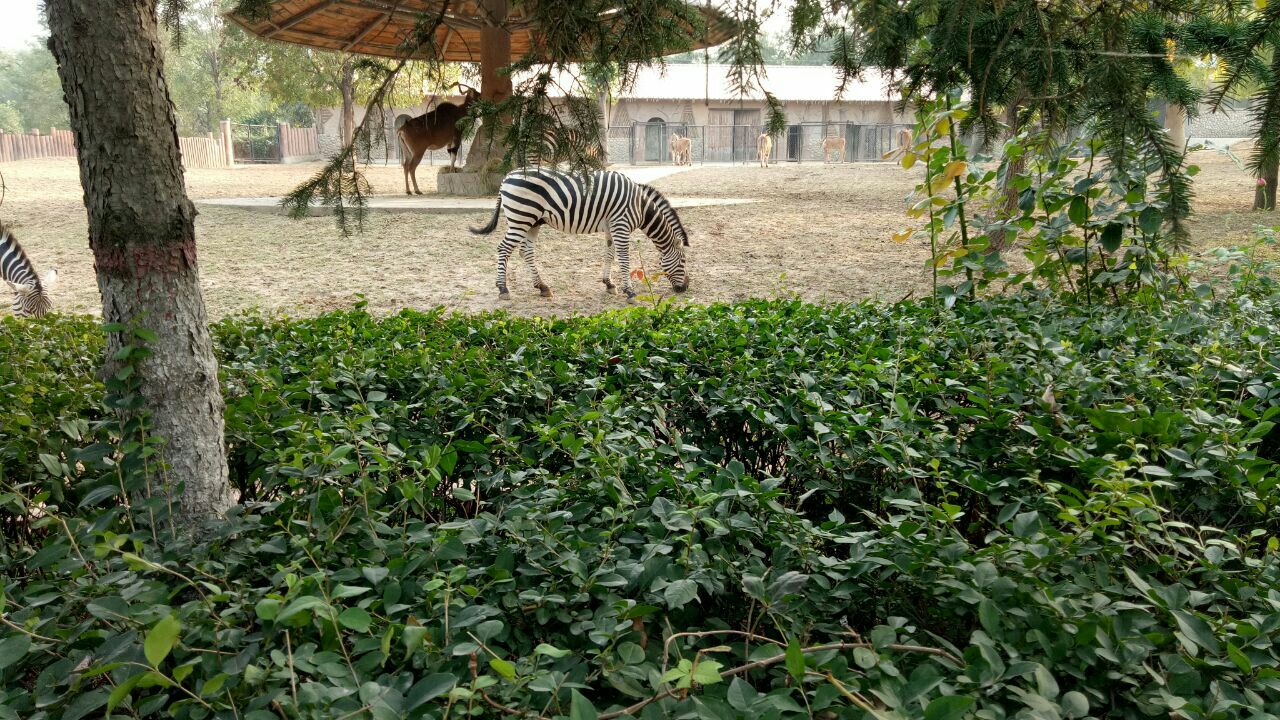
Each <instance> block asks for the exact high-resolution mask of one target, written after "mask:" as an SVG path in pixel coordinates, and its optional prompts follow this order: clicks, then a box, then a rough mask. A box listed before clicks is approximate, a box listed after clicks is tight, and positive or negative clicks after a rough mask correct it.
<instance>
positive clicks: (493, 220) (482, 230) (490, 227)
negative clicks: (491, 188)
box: [471, 195, 502, 235]
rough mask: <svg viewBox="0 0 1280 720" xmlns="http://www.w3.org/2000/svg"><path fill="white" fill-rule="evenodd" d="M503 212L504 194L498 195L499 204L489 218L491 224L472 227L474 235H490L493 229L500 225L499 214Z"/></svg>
mask: <svg viewBox="0 0 1280 720" xmlns="http://www.w3.org/2000/svg"><path fill="white" fill-rule="evenodd" d="M501 214H502V196H501V195H499V196H498V206H497V207H495V208H494V209H493V217H492V218H490V219H489V224H488V225H485V226H484V227H482V228H471V234H473V235H488V234H489V233H491V232H493V229H494V228H496V227H498V216H499V215H501Z"/></svg>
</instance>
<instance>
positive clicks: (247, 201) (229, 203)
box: [195, 195, 760, 217]
mask: <svg viewBox="0 0 1280 720" xmlns="http://www.w3.org/2000/svg"><path fill="white" fill-rule="evenodd" d="M282 199H283V198H278V197H243V198H207V199H204V200H196V201H195V204H196V205H197V206H199V205H213V206H217V207H231V208H237V209H239V210H250V211H255V212H266V213H275V214H279V215H283V214H284V209H283V208H281V207H280V201H281V200H282ZM667 199H668V200H670V201H671V204H672V205H673V206H675V207H676V208H677V209H680V208H691V207H707V206H710V205H743V204H746V203H754V202H760V201H759V200H755V199H750V198H681V197H668V198H667ZM495 202H497V198H471V197H456V196H448V195H415V196H414V197H409V196H407V195H395V196H393V195H375V196H373V197H371V198H369V210H371V211H375V212H396V213H431V214H449V213H457V214H463V213H477V212H493V206H494V203H495ZM332 212H333V211H332V209H330V208H328V207H326V206H324V205H312V206H311V207H310V208H307V214H308V215H311V216H316V217H319V216H324V215H329V214H331V213H332Z"/></svg>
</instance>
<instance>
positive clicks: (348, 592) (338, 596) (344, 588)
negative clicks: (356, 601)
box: [330, 585, 370, 600]
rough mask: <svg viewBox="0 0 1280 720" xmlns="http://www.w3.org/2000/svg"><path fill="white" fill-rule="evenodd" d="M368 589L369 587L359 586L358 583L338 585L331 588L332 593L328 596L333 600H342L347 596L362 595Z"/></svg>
mask: <svg viewBox="0 0 1280 720" xmlns="http://www.w3.org/2000/svg"><path fill="white" fill-rule="evenodd" d="M369 591H370V588H367V587H360V586H359V585H339V586H338V587H336V588H334V589H333V594H332V595H330V598H331V599H333V600H342V599H345V598H349V597H355V596H357V595H363V594H365V593H367V592H369Z"/></svg>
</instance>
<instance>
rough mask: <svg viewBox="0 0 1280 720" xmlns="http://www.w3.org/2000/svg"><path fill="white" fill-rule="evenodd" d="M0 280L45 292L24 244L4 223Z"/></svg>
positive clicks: (0, 229) (1, 227) (0, 240)
mask: <svg viewBox="0 0 1280 720" xmlns="http://www.w3.org/2000/svg"><path fill="white" fill-rule="evenodd" d="M10 246H11V247H10ZM23 271H26V272H25V273H24V272H23ZM23 275H26V276H27V277H23ZM0 280H7V281H9V282H11V283H14V284H15V285H30V286H32V288H34V289H35V291H36V292H41V291H43V290H44V288H43V286H42V285H41V283H40V276H39V275H38V274H36V266H35V265H34V264H32V262H31V258H29V257H27V251H26V250H23V249H22V243H20V242H18V238H16V237H14V235H13V233H11V232H9V228H7V227H5V225H4V223H0Z"/></svg>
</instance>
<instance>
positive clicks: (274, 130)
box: [231, 123, 280, 163]
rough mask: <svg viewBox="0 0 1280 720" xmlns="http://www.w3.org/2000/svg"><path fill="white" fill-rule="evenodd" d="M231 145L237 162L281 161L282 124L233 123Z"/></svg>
mask: <svg viewBox="0 0 1280 720" xmlns="http://www.w3.org/2000/svg"><path fill="white" fill-rule="evenodd" d="M231 145H232V147H234V148H235V158H236V162H243V163H278V162H280V126H279V125H244V124H241V123H231Z"/></svg>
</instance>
